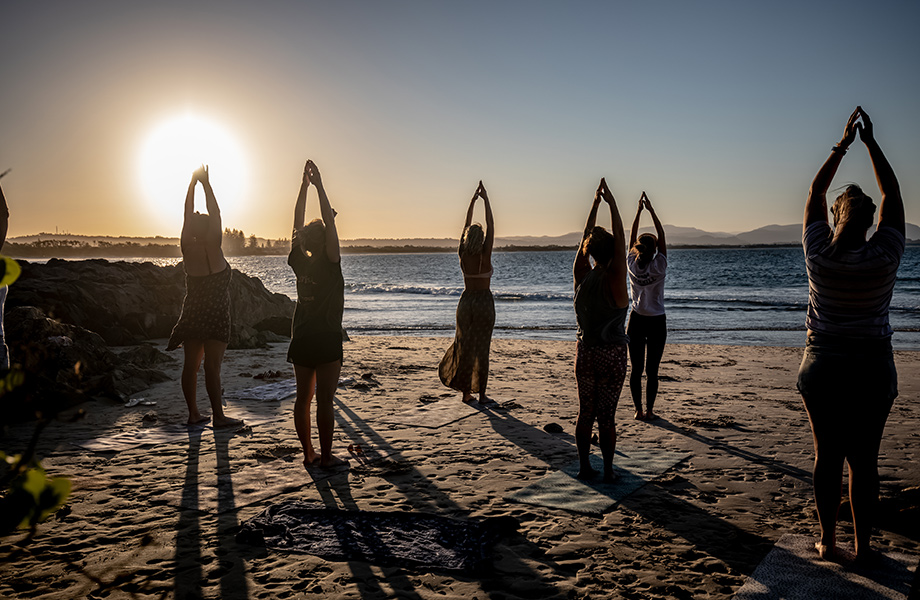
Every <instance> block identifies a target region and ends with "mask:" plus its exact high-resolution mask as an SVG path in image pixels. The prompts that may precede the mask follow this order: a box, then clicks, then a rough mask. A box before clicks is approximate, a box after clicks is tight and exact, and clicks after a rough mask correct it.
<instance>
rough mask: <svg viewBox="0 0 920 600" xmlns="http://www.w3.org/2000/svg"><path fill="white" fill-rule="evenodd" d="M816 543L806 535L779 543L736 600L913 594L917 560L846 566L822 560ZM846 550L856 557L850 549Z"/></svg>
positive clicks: (890, 598)
mask: <svg viewBox="0 0 920 600" xmlns="http://www.w3.org/2000/svg"><path fill="white" fill-rule="evenodd" d="M815 540H816V538H815V537H813V536H808V535H792V534H786V535H784V536H783V537H781V538H780V539H779V541H778V542H776V545H775V546H773V549H772V550H770V552H769V553H768V554H767V555H766V556H765V557H764V559H763V560H762V561H760V564H759V565H757V568H756V569H754V572H753V573H752V574H751V576H750V577H748V578H747V581H745V582H744V585H742V586H741V588H740V589H739V590H738V592H737V593H736V594H735V597H734V600H755V599H756V600H813V599H815V598H829V599H830V598H859V599H860V600H906V598H907V597H908V594H910V586H911V582H912V581H913V577H914V571H916V569H917V562H918V557H916V556H910V555H907V554H901V553H899V552H886V553H884V554H883V555H881V556H880V557H879V560H878V561H876V562H874V563H872V564H869V565H867V566H866V567H857V566H845V565H840V564H837V563H833V562H830V561H826V560H822V559H821V558H820V557H818V553H817V551H816V550H815ZM842 547H843V548H844V549H845V550H847V551H849V552H851V553H852V552H853V546H852V545H850V546H849V547H847V545H842Z"/></svg>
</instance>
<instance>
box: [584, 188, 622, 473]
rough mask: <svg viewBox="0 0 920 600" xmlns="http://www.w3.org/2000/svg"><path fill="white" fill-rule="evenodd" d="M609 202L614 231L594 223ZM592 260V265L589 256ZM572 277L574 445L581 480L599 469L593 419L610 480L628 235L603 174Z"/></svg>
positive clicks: (620, 363) (605, 469) (619, 365)
mask: <svg viewBox="0 0 920 600" xmlns="http://www.w3.org/2000/svg"><path fill="white" fill-rule="evenodd" d="M602 200H603V201H604V202H606V203H607V204H608V206H609V207H610V220H611V229H612V232H613V233H611V232H608V231H607V230H606V229H604V228H603V227H596V226H595V221H596V219H597V209H598V207H599V206H600V203H601V201H602ZM591 259H593V266H592V260H591ZM572 271H573V275H574V279H575V317H576V320H577V323H578V346H577V353H576V356H575V381H576V383H577V385H578V420H577V422H576V424H575V446H576V447H577V449H578V460H579V463H580V468H579V471H578V478H579V479H591V478H593V477H596V476H597V475H598V471H597V470H596V469H594V468H593V467H592V466H591V431H592V429H593V428H594V421H595V420H596V421H597V429H598V443H599V444H600V447H601V455H602V456H603V464H604V481H605V482H608V483H609V482H612V481H613V480H614V479H615V478H616V476H615V474H614V472H613V453H614V450H615V449H616V441H617V438H616V427H615V421H614V418H615V416H616V408H617V402H618V401H619V399H620V392H621V391H622V389H623V381H624V380H625V379H626V356H627V350H626V345H627V343H628V341H629V338H627V337H626V332H625V325H626V314H627V311H628V309H629V293H628V292H627V290H626V237H625V235H624V232H623V222H622V221H621V219H620V213H619V211H618V210H617V204H616V200H615V199H614V197H613V194H612V193H611V192H610V189H609V188H608V187H607V182H606V181H605V180H604V179H603V178H602V179H601V182H600V185H598V187H597V191H596V192H595V194H594V204H593V205H592V206H591V212H590V214H589V215H588V222H587V223H586V224H585V233H584V237H583V238H582V243H581V247H580V248H579V249H578V254H576V255H575V264H574V265H573V268H572Z"/></svg>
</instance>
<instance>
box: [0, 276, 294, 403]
mask: <svg viewBox="0 0 920 600" xmlns="http://www.w3.org/2000/svg"><path fill="white" fill-rule="evenodd" d="M20 265H21V266H22V275H21V276H20V278H19V279H18V280H17V281H16V282H15V283H14V284H13V285H12V286H10V289H9V295H8V297H7V302H6V319H5V322H6V329H7V331H6V341H7V344H8V345H9V346H10V358H11V360H12V362H13V363H14V364H18V365H20V366H21V368H22V370H23V371H24V374H25V384H24V385H22V386H21V389H19V390H18V391H16V392H15V393H13V394H10V395H8V396H6V397H4V398H3V400H4V402H3V404H4V405H6V407H8V408H9V407H10V406H11V405H12V404H15V405H17V406H20V407H21V408H23V409H24V411H25V413H26V414H23V415H21V416H24V417H28V416H29V414H31V413H34V412H36V411H42V412H45V413H48V412H56V411H55V409H54V406H59V405H60V404H62V403H63V404H64V405H69V404H73V403H75V402H79V401H83V400H86V399H89V398H93V397H108V398H112V399H116V400H120V399H123V398H124V397H126V396H128V395H130V394H133V393H135V392H137V391H140V390H143V389H145V388H147V387H149V386H150V385H151V384H152V383H156V382H158V381H162V380H165V379H167V378H168V376H167V375H166V374H165V373H164V372H163V371H162V370H160V369H159V368H158V367H160V366H162V365H163V364H164V363H166V362H174V361H176V360H179V359H181V352H175V353H173V354H172V355H170V354H166V353H163V352H160V351H159V350H157V349H156V348H155V347H153V346H152V345H150V344H144V342H145V341H146V340H151V339H158V338H166V337H168V336H169V334H170V332H171V330H172V327H173V325H175V323H176V320H177V319H178V318H179V313H180V312H181V310H182V300H183V298H184V296H185V273H184V271H183V269H182V266H181V264H180V265H177V266H166V267H159V266H156V265H154V264H152V263H128V262H108V261H106V260H101V259H95V260H79V261H68V260H59V259H52V260H49V261H48V262H47V263H45V264H37V263H29V262H27V261H20ZM230 294H231V307H232V308H231V310H232V334H231V340H230V345H229V347H230V348H257V347H264V346H266V344H267V343H268V342H273V341H284V340H285V339H287V338H286V337H284V336H285V335H289V332H290V319H291V315H292V314H293V312H294V302H293V301H292V300H291V299H290V298H288V297H287V296H285V295H283V294H275V293H272V292H269V291H268V290H267V289H265V286H264V285H263V284H262V282H261V281H260V280H259V279H257V278H255V277H250V276H248V275H245V274H243V273H240V272H239V271H234V273H233V278H232V283H231V288H230ZM126 346H131V347H130V348H127V347H126ZM118 347H122V348H118ZM8 401H9V402H8ZM7 416H9V415H7Z"/></svg>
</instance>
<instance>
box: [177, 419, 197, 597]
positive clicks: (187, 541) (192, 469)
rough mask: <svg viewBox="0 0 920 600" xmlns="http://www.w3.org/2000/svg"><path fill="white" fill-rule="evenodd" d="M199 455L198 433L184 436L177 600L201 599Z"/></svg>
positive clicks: (178, 534)
mask: <svg viewBox="0 0 920 600" xmlns="http://www.w3.org/2000/svg"><path fill="white" fill-rule="evenodd" d="M200 454H201V429H197V428H192V429H189V432H188V459H187V462H186V467H185V481H184V482H183V484H182V502H181V506H183V507H188V508H180V509H179V522H178V524H177V525H176V529H177V536H176V559H175V565H176V570H175V577H174V581H175V584H174V585H173V589H175V590H176V598H177V599H179V600H185V599H190V600H191V599H197V598H201V597H202V590H201V580H202V576H203V573H202V568H201V541H202V540H201V513H200V512H199V511H198V462H199V456H200Z"/></svg>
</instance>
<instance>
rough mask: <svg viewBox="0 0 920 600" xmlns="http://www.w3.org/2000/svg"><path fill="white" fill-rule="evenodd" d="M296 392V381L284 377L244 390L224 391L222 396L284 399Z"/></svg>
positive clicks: (230, 397)
mask: <svg viewBox="0 0 920 600" xmlns="http://www.w3.org/2000/svg"><path fill="white" fill-rule="evenodd" d="M296 393H297V381H296V380H294V379H285V380H283V381H276V382H275V383H266V384H264V385H257V386H256V387H251V388H248V389H245V390H233V391H230V392H226V393H225V394H224V398H225V399H227V400H260V401H266V400H284V399H285V398H290V397H291V396H293V395H294V394H296Z"/></svg>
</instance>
